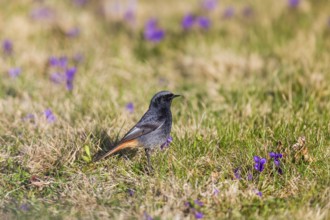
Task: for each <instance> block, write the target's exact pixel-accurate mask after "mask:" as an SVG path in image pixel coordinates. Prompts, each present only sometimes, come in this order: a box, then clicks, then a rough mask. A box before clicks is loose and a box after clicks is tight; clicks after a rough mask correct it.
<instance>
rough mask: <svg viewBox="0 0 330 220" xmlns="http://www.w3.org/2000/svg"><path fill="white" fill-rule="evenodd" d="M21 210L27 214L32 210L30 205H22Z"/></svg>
mask: <svg viewBox="0 0 330 220" xmlns="http://www.w3.org/2000/svg"><path fill="white" fill-rule="evenodd" d="M19 208H20V210H22V211H24V212H27V211H29V210H30V206H29V204H26V203H24V204H22V205H21V206H20V207H19Z"/></svg>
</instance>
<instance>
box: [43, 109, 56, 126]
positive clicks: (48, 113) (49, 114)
mask: <svg viewBox="0 0 330 220" xmlns="http://www.w3.org/2000/svg"><path fill="white" fill-rule="evenodd" d="M44 114H45V117H46V119H47V121H48V122H49V123H52V122H54V121H55V120H56V117H55V115H54V114H53V112H52V110H50V109H46V110H45V111H44Z"/></svg>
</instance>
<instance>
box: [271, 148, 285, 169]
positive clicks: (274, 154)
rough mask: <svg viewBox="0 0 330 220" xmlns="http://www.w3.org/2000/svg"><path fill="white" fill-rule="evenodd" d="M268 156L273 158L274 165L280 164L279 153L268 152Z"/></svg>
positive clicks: (280, 156) (280, 155)
mask: <svg viewBox="0 0 330 220" xmlns="http://www.w3.org/2000/svg"><path fill="white" fill-rule="evenodd" d="M269 156H270V158H273V159H274V163H275V166H277V167H278V166H279V165H280V159H281V158H282V157H283V155H282V154H280V153H274V152H270V153H269Z"/></svg>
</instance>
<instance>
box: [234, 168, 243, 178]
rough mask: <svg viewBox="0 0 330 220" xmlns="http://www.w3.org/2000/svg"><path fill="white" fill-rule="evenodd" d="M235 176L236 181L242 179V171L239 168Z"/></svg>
mask: <svg viewBox="0 0 330 220" xmlns="http://www.w3.org/2000/svg"><path fill="white" fill-rule="evenodd" d="M234 175H235V178H236V179H238V180H239V179H241V172H240V169H239V168H236V169H235V170H234Z"/></svg>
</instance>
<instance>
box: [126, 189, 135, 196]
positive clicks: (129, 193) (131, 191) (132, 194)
mask: <svg viewBox="0 0 330 220" xmlns="http://www.w3.org/2000/svg"><path fill="white" fill-rule="evenodd" d="M127 192H128V195H129V196H130V197H132V196H134V190H132V189H128V190H127Z"/></svg>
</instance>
